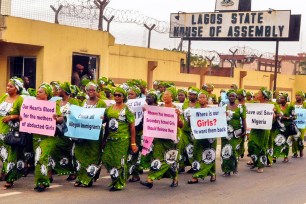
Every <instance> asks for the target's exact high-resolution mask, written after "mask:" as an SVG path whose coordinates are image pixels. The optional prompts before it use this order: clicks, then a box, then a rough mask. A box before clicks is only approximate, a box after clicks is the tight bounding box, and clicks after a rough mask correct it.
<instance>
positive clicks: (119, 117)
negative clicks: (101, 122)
mask: <svg viewBox="0 0 306 204" xmlns="http://www.w3.org/2000/svg"><path fill="white" fill-rule="evenodd" d="M114 97H115V102H116V103H115V104H114V105H111V106H110V107H108V108H107V109H106V110H105V122H106V126H105V127H106V129H105V132H106V133H105V136H104V138H103V142H102V144H103V146H105V148H104V151H103V156H102V161H103V164H104V165H105V167H106V169H107V171H108V172H110V176H111V179H112V182H111V184H110V185H109V186H110V187H111V188H110V191H118V190H122V189H123V188H124V187H125V185H126V179H127V174H128V171H129V169H127V157H128V151H129V149H131V151H132V152H133V153H134V154H135V153H137V151H138V148H137V144H136V138H135V137H136V136H135V116H134V113H133V111H132V110H131V109H130V108H129V106H128V105H126V104H125V102H126V101H127V94H126V91H125V90H124V89H123V88H121V87H117V88H116V89H115V92H114Z"/></svg>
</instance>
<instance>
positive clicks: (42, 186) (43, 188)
mask: <svg viewBox="0 0 306 204" xmlns="http://www.w3.org/2000/svg"><path fill="white" fill-rule="evenodd" d="M46 188H47V187H46V186H45V185H44V184H39V185H38V186H36V187H35V188H34V190H36V191H37V192H43V191H45V190H46Z"/></svg>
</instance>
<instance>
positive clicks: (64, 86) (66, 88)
mask: <svg viewBox="0 0 306 204" xmlns="http://www.w3.org/2000/svg"><path fill="white" fill-rule="evenodd" d="M60 87H61V89H63V90H64V91H65V92H66V93H67V95H70V94H71V89H70V87H71V84H70V83H69V82H64V83H62V84H60Z"/></svg>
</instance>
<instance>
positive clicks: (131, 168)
mask: <svg viewBox="0 0 306 204" xmlns="http://www.w3.org/2000/svg"><path fill="white" fill-rule="evenodd" d="M135 168H136V167H135V165H132V166H131V167H130V168H129V174H130V175H132V173H133V172H134V170H135Z"/></svg>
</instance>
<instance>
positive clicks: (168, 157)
mask: <svg viewBox="0 0 306 204" xmlns="http://www.w3.org/2000/svg"><path fill="white" fill-rule="evenodd" d="M177 156H178V151H177V150H169V151H167V152H166V153H165V161H166V163H167V164H168V165H172V164H173V163H174V162H175V161H176V159H177Z"/></svg>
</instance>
